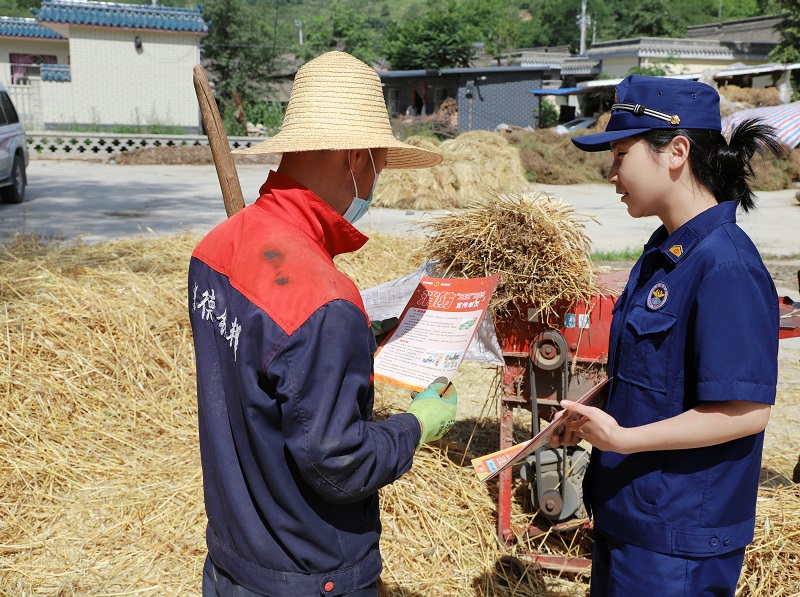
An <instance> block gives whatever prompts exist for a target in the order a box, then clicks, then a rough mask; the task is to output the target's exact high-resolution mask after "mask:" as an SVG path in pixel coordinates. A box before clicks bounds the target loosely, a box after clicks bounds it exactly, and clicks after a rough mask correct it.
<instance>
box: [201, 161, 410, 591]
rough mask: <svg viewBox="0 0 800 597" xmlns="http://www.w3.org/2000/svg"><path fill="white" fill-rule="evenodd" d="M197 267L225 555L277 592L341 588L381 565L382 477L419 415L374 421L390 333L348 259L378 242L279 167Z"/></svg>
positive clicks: (217, 538) (205, 244) (230, 569)
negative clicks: (379, 355)
mask: <svg viewBox="0 0 800 597" xmlns="http://www.w3.org/2000/svg"><path fill="white" fill-rule="evenodd" d="M260 193H261V196H260V197H259V199H258V200H257V201H256V202H255V203H254V204H252V205H250V206H248V207H246V208H245V209H243V210H242V211H241V212H239V213H238V214H236V215H235V216H233V217H231V218H230V219H228V220H226V221H225V222H223V223H222V224H220V225H219V226H217V227H216V228H215V229H214V230H212V231H211V232H210V233H209V234H208V235H207V236H206V237H205V238H204V239H203V240H202V241H201V242H200V244H199V245H198V246H197V248H196V249H195V251H194V253H193V255H192V260H191V264H190V267H189V286H188V291H189V293H188V299H189V311H190V315H191V322H192V331H193V334H194V345H195V353H196V366H197V397H198V410H199V431H200V454H201V460H202V467H203V487H204V497H205V506H206V514H207V516H208V527H207V531H206V539H207V544H208V550H209V555H210V557H211V560H212V561H213V562H214V564H215V565H216V566H217V567H218V568H221V569H222V570H224V571H225V572H226V573H227V574H229V575H230V576H231V577H232V578H233V580H234V581H236V582H237V583H238V584H240V585H242V586H244V587H246V588H247V589H249V590H251V591H255V592H258V593H263V594H267V595H271V596H274V597H298V596H303V595H340V594H343V593H348V592H352V591H354V590H357V589H359V588H361V587H364V586H366V585H368V584H370V583H371V582H372V581H374V580H375V579H376V578H377V577H378V575H379V574H380V571H381V557H380V552H379V549H378V540H379V536H380V532H381V525H380V519H379V511H378V495H377V492H378V490H379V489H380V488H381V487H383V486H385V485H387V484H389V483H392V482H393V481H394V480H395V479H397V478H398V477H400V476H401V475H402V474H403V473H405V472H406V471H408V470H409V469H410V468H411V464H412V460H413V456H414V449H415V446H416V445H417V443H418V441H419V438H420V428H419V423H418V421H417V419H416V417H414V416H413V415H411V414H406V413H403V414H397V415H394V416H392V417H389V418H388V419H386V420H384V421H382V422H373V421H371V420H370V419H371V415H372V407H373V400H374V390H373V385H372V357H373V353H374V352H375V349H376V344H375V338H374V335H373V333H372V331H371V328H370V325H369V319H368V317H367V315H366V313H365V311H364V307H363V304H362V301H361V296H360V294H359V292H358V289H357V288H356V286H355V284H354V283H353V282H352V281H351V280H350V279H349V278H348V277H347V276H345V275H344V274H342V273H341V272H339V271H338V270H337V269H336V267H335V266H334V263H333V256H335V255H337V254H341V253H346V252H351V251H355V250H357V249H359V248H360V247H361V246H363V245H364V243H365V242H366V241H367V238H366V237H365V236H363V235H362V234H361V233H360V232H358V230H356V229H355V228H354V227H353V226H351V225H350V224H349V223H348V222H347V221H346V220H344V219H343V218H342V217H341V216H340V215H339V214H338V213H336V212H335V211H334V210H333V209H332V208H331V207H330V206H329V205H328V204H327V203H325V202H324V201H323V200H321V199H320V198H319V197H317V196H316V195H315V194H314V193H312V192H311V191H309V190H308V189H306V188H304V187H302V186H300V185H299V184H298V183H296V182H295V181H293V180H291V179H289V178H287V177H285V176H282V175H280V174H278V173H276V172H272V173H270V175H269V178H268V179H267V181H266V183H265V184H264V186H263V187H262V188H261V191H260Z"/></svg>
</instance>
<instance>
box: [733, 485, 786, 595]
mask: <svg viewBox="0 0 800 597" xmlns="http://www.w3.org/2000/svg"><path fill="white" fill-rule="evenodd" d="M757 510H758V516H757V518H756V533H755V539H754V540H753V543H752V544H751V545H750V546H749V547H748V548H747V553H746V556H745V561H744V569H743V570H742V575H741V577H740V579H739V589H738V591H737V593H736V595H737V596H738V597H767V596H768V597H782V596H786V597H789V596H796V595H800V485H787V486H781V487H778V488H775V489H763V490H762V491H761V495H760V496H759V501H758V507H757Z"/></svg>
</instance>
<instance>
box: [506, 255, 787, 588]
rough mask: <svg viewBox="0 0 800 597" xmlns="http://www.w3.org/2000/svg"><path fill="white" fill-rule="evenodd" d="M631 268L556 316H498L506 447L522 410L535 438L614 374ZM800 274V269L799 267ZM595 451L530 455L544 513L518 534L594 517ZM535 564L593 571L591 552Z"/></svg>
mask: <svg viewBox="0 0 800 597" xmlns="http://www.w3.org/2000/svg"><path fill="white" fill-rule="evenodd" d="M629 273H630V272H629V271H628V270H621V271H617V272H613V273H611V274H604V275H601V276H599V279H598V282H599V284H600V286H601V288H603V293H602V294H599V295H597V296H595V297H593V298H592V299H591V300H590V301H588V303H586V304H568V303H567V304H560V305H556V306H555V308H554V312H555V315H550V316H543V315H542V314H541V313H539V312H538V311H537V310H536V309H535V308H534V307H533V306H530V305H518V306H517V309H516V310H515V312H514V313H513V315H512V316H509V317H506V318H499V319H497V321H496V322H495V327H496V331H497V337H498V340H499V342H500V346H501V348H502V349H503V358H504V361H505V365H504V367H503V370H502V380H501V384H502V387H501V399H500V449H501V450H502V449H504V448H508V447H510V446H512V445H513V444H514V437H513V432H514V414H515V409H517V408H523V409H525V410H530V411H531V437H533V436H534V435H535V434H536V433H538V432H539V425H540V424H539V421H540V418H541V419H544V420H550V419H552V417H553V415H554V414H555V413H556V412H557V411H558V410H559V409H560V406H559V403H560V401H561V400H563V399H565V398H573V399H574V398H578V397H579V396H581V395H582V394H583V393H585V392H586V391H587V390H588V389H589V388H591V387H592V386H593V385H595V384H596V383H598V382H599V381H601V380H603V379H605V377H606V376H607V369H606V366H607V363H608V342H609V333H610V331H611V318H612V309H613V307H614V304H615V303H616V300H617V298H618V297H619V295H620V294H621V293H622V290H623V289H624V287H625V283H626V282H627V279H628V275H629ZM798 279H800V272H798ZM778 302H779V306H780V311H781V327H780V338H789V337H795V336H800V302H795V301H793V300H792V299H790V298H789V297H782V298H779V301H778ZM588 462H589V455H588V453H587V452H586V451H585V450H584V449H583V448H582V447H580V446H572V447H560V448H550V447H547V446H545V447H543V448H540V449H539V450H537V451H536V452H535V453H533V454H532V455H530V456H529V457H527V459H526V460H525V461H523V463H522V466H521V467H520V469H519V470H520V476H521V477H522V479H523V480H524V481H525V482H527V485H528V489H529V491H530V503H531V504H532V507H533V511H534V513H536V514H537V515H536V516H535V517H534V518H533V522H531V524H529V525H528V527H527V528H525V529H517V533H520V534H523V535H527V536H530V537H535V536H539V535H543V534H544V533H545V532H547V531H549V530H552V531H555V532H559V531H567V530H574V529H575V528H578V527H581V526H584V527H586V528H588V525H589V521H588V519H587V518H586V512H585V510H584V507H583V499H582V498H583V496H582V488H581V486H582V483H583V476H584V472H585V470H586V466H587V465H588ZM512 474H513V473H512V469H511V468H508V469H506V470H504V471H502V472H501V473H500V475H499V476H498V508H497V512H498V520H497V536H498V540H499V541H500V543H501V544H508V543H510V542H512V541H513V539H514V537H515V536H516V535H517V533H515V532H514V531H513V530H512V528H511V496H512ZM519 559H520V560H523V561H525V562H527V563H529V564H533V565H536V566H539V567H540V568H547V569H553V570H559V571H566V572H574V573H582V572H588V570H589V568H590V565H591V562H590V561H589V560H587V559H585V558H578V557H562V556H556V555H552V554H545V553H541V552H536V553H530V554H520V555H519Z"/></svg>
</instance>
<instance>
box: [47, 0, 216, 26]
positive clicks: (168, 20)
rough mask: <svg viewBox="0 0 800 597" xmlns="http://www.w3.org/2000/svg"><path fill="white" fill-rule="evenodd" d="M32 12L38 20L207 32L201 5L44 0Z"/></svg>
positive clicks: (71, 23) (70, 23)
mask: <svg viewBox="0 0 800 597" xmlns="http://www.w3.org/2000/svg"><path fill="white" fill-rule="evenodd" d="M32 12H33V14H35V15H36V20H37V21H38V22H40V23H64V24H68V25H93V26H98V27H115V28H116V27H119V28H125V29H156V30H160V31H181V32H191V33H208V23H207V22H206V21H204V20H203V7H202V5H201V6H199V7H198V8H173V7H169V6H151V5H142V4H119V3H116V2H91V1H90V0H45V1H44V2H42V7H41V8H40V9H38V10H34V9H32Z"/></svg>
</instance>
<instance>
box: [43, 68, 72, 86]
mask: <svg viewBox="0 0 800 597" xmlns="http://www.w3.org/2000/svg"><path fill="white" fill-rule="evenodd" d="M41 69H42V70H41V76H42V81H52V82H55V83H69V82H70V81H72V71H70V67H69V64H43V65H42V66H41Z"/></svg>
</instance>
